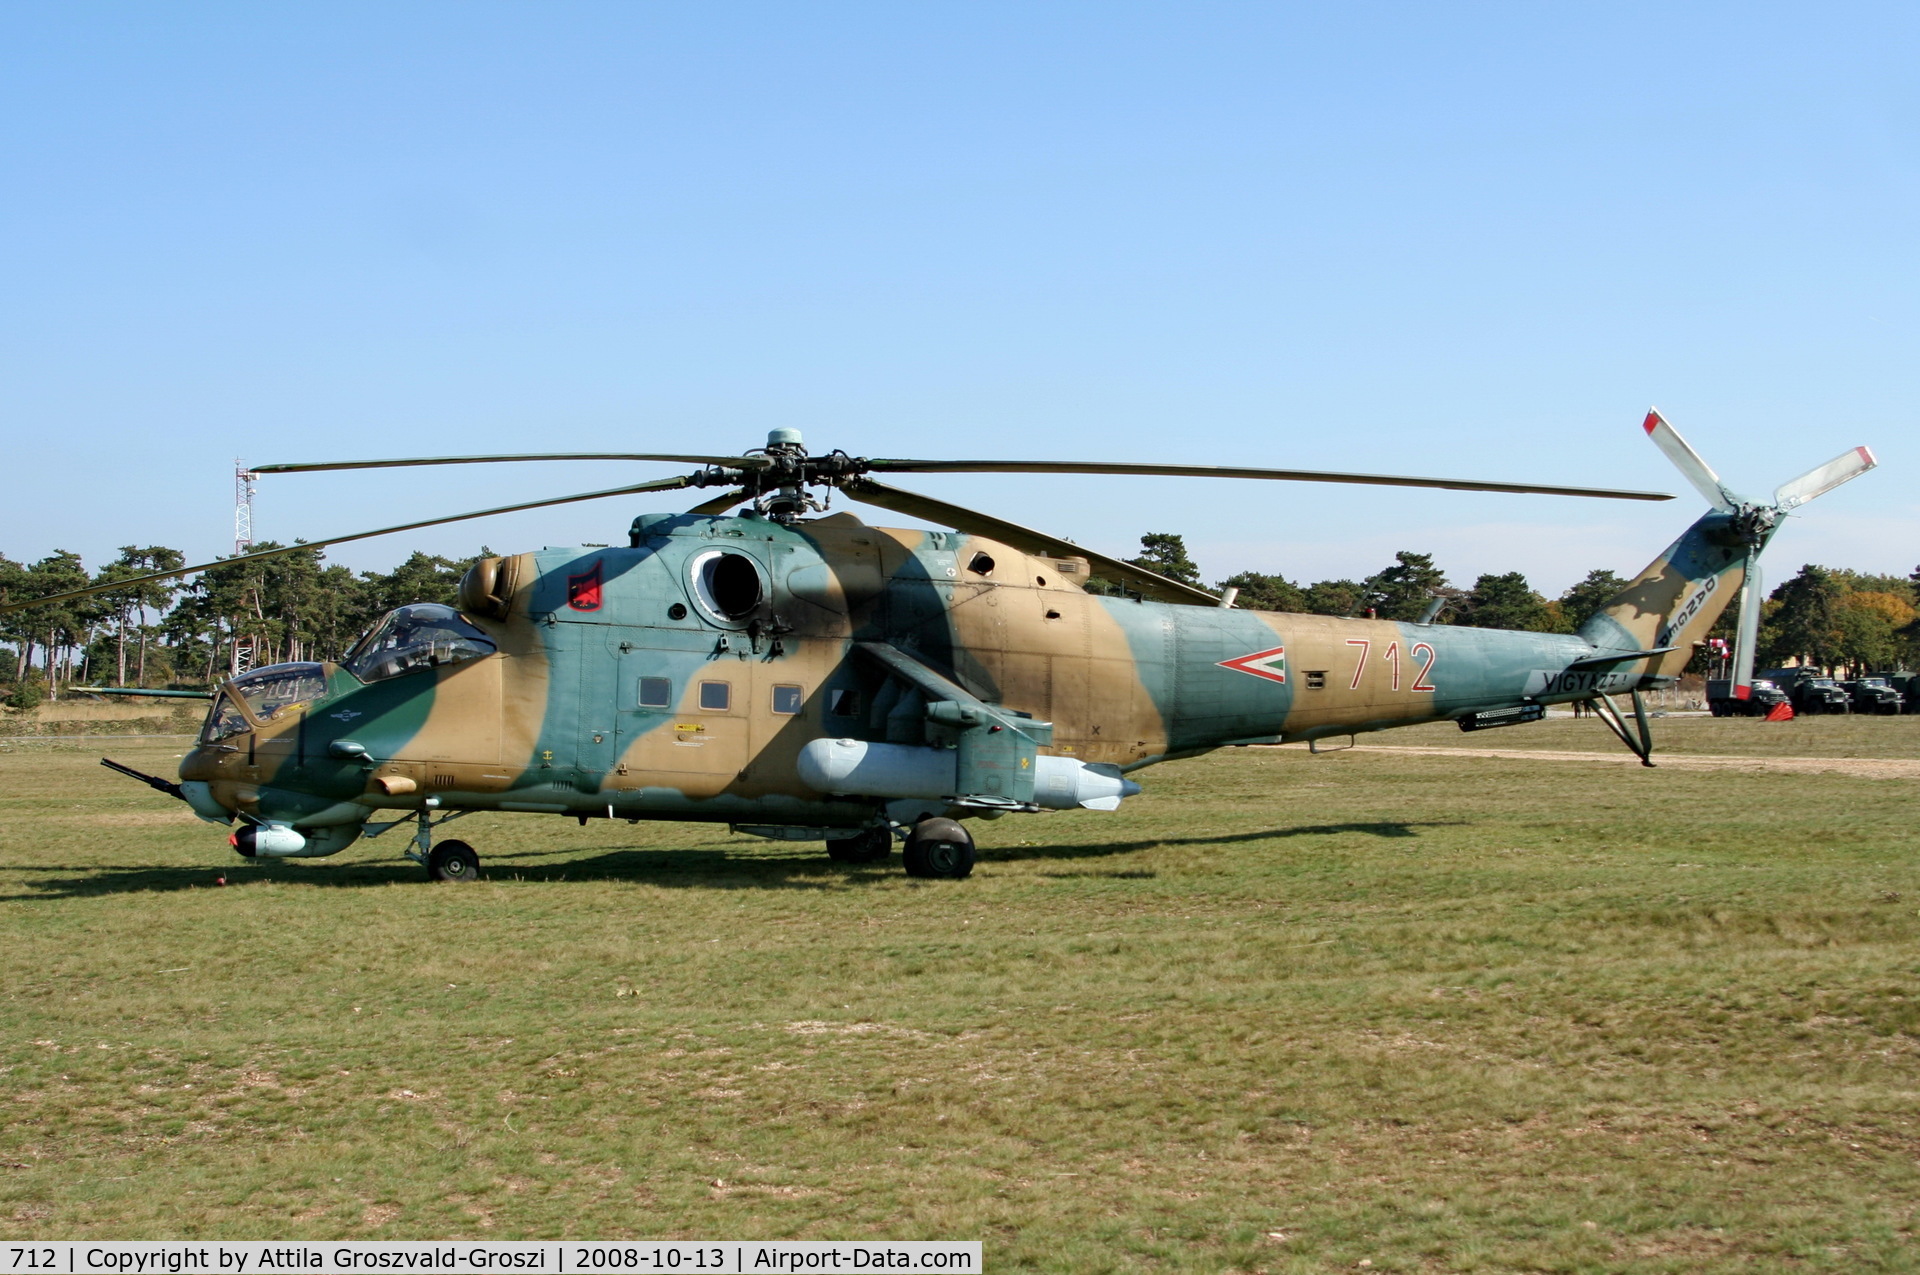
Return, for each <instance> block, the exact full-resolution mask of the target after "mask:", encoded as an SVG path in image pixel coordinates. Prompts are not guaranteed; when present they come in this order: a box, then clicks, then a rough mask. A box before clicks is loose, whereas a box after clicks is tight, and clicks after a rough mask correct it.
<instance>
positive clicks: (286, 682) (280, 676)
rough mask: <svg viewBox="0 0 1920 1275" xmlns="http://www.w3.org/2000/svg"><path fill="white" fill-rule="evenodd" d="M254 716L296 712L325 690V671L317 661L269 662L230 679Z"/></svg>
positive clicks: (271, 717) (268, 718) (271, 718)
mask: <svg viewBox="0 0 1920 1275" xmlns="http://www.w3.org/2000/svg"><path fill="white" fill-rule="evenodd" d="M233 689H234V690H236V691H239V692H240V697H241V698H242V699H244V700H246V701H247V710H248V711H249V712H251V713H252V714H253V716H254V720H256V721H261V722H271V721H274V720H275V719H277V718H279V717H282V716H284V715H286V714H288V713H297V712H299V711H300V710H301V709H303V708H305V707H306V706H307V705H309V704H311V703H313V701H315V700H317V699H319V698H320V697H321V696H322V695H325V694H326V693H327V671H326V669H325V668H324V667H322V666H321V665H318V664H270V665H268V666H267V667H266V668H263V669H259V670H256V671H255V672H252V673H248V674H247V675H246V676H244V677H236V678H234V679H233Z"/></svg>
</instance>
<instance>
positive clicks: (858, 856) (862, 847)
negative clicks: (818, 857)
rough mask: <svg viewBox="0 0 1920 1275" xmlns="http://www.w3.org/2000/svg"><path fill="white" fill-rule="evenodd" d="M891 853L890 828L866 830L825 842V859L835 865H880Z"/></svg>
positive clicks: (891, 830) (891, 834) (891, 831)
mask: <svg viewBox="0 0 1920 1275" xmlns="http://www.w3.org/2000/svg"><path fill="white" fill-rule="evenodd" d="M892 853H893V829H891V828H885V827H881V828H867V829H864V830H862V831H861V832H859V833H856V834H855V835H853V836H851V837H831V838H829V839H828V840H827V858H829V859H832V860H833V861H834V862H835V863H880V862H882V861H883V860H885V859H886V858H887V857H888V856H889V855H891V854H892Z"/></svg>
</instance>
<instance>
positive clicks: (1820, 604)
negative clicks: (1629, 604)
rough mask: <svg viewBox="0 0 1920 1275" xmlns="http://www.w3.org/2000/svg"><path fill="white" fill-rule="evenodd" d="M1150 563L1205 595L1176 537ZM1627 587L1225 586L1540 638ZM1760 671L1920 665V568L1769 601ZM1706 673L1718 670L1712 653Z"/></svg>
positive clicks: (1422, 571) (1412, 556)
mask: <svg viewBox="0 0 1920 1275" xmlns="http://www.w3.org/2000/svg"><path fill="white" fill-rule="evenodd" d="M1140 551H1141V552H1140V556H1139V557H1137V558H1128V559H1126V561H1128V562H1130V563H1132V564H1133V565H1135V566H1139V567H1145V568H1147V569H1148V570H1149V571H1157V572H1159V573H1160V574H1161V575H1164V576H1170V577H1172V578H1173V579H1175V580H1179V581H1181V582H1182V583H1183V584H1192V585H1200V584H1201V574H1200V568H1199V567H1198V565H1196V564H1195V563H1194V561H1193V559H1192V558H1191V557H1189V556H1188V553H1187V547H1186V542H1185V540H1184V539H1183V538H1182V537H1180V536H1178V535H1174V534H1171V533H1167V532H1156V533H1153V534H1151V535H1146V536H1142V537H1141V538H1140ZM1627 583H1628V582H1627V581H1626V580H1624V579H1622V578H1621V577H1620V576H1618V575H1616V574H1614V573H1613V572H1611V571H1589V572H1588V573H1587V575H1586V577H1585V578H1584V579H1582V580H1580V581H1579V582H1578V583H1577V584H1575V585H1573V586H1572V587H1571V588H1569V589H1568V590H1567V591H1566V592H1564V593H1562V594H1560V596H1558V597H1555V598H1549V597H1546V596H1545V595H1543V594H1541V593H1540V592H1539V591H1537V590H1536V589H1534V588H1533V586H1532V585H1530V584H1529V583H1528V582H1527V578H1526V576H1525V575H1524V574H1523V573H1521V572H1518V571H1508V572H1502V573H1496V572H1487V573H1484V574H1482V575H1481V576H1479V577H1478V578H1477V579H1475V580H1474V582H1473V584H1472V585H1471V586H1470V587H1467V588H1458V587H1456V586H1454V585H1453V584H1452V583H1451V582H1450V581H1448V579H1447V577H1446V573H1445V572H1443V571H1442V570H1440V568H1439V567H1437V566H1435V565H1434V561H1433V555H1431V554H1425V553H1413V552H1411V551H1408V550H1402V551H1400V552H1399V553H1396V554H1395V555H1394V560H1393V562H1392V563H1391V564H1390V565H1388V566H1386V567H1383V568H1382V569H1381V570H1380V571H1379V572H1378V573H1376V574H1375V575H1373V576H1370V577H1368V578H1367V579H1365V580H1318V581H1315V582H1314V583H1312V584H1296V583H1294V582H1293V581H1291V580H1288V579H1287V578H1285V577H1284V576H1280V575H1268V574H1266V573H1264V572H1259V571H1242V572H1241V573H1240V574H1238V575H1234V576H1229V577H1227V578H1226V579H1225V580H1221V581H1219V582H1217V583H1216V584H1215V585H1214V586H1213V587H1214V588H1215V590H1216V591H1225V590H1227V589H1229V588H1233V589H1238V590H1239V591H1240V593H1239V596H1238V597H1237V598H1236V599H1235V602H1234V604H1235V605H1236V606H1245V607H1255V608H1258V609H1260V610H1263V611H1293V612H1304V613H1307V614H1310V615H1341V616H1373V617H1376V618H1379V619H1382V620H1418V619H1420V618H1422V617H1423V616H1428V615H1429V614H1430V613H1431V618H1432V619H1433V621H1434V622H1436V623H1444V624H1460V625H1468V626H1473V627H1477V628H1486V629H1522V630H1526V631H1528V632H1534V633H1572V632H1574V631H1576V630H1577V629H1579V627H1580V626H1581V625H1583V624H1585V623H1586V622H1587V621H1588V620H1589V619H1591V618H1592V617H1593V616H1594V615H1595V614H1597V613H1598V612H1599V611H1600V609H1601V608H1602V607H1603V606H1605V605H1606V603H1607V601H1608V599H1610V598H1612V597H1613V596H1614V595H1615V594H1617V593H1619V592H1620V590H1622V589H1624V588H1625V587H1626V586H1627ZM1737 620H1738V616H1737V615H1736V613H1735V608H1733V607H1731V606H1729V607H1728V608H1727V610H1726V611H1725V612H1723V613H1722V614H1721V616H1720V619H1719V621H1718V623H1716V624H1715V625H1714V628H1713V631H1712V634H1711V636H1713V637H1719V638H1724V639H1725V640H1726V641H1728V642H1729V643H1731V642H1732V640H1733V635H1734V625H1735V624H1736V622H1737ZM1755 656H1756V662H1757V664H1758V666H1759V667H1762V668H1766V667H1772V666H1780V665H1787V664H1800V665H1812V666H1816V667H1819V668H1822V669H1826V670H1828V671H1837V672H1843V673H1847V674H1849V675H1855V676H1857V675H1859V674H1862V673H1866V672H1869V671H1876V670H1893V669H1899V668H1913V667H1920V567H1916V568H1914V570H1913V572H1912V574H1910V575H1906V576H1887V575H1872V574H1868V573H1865V572H1859V571H1847V570H1841V569H1837V568H1833V567H1819V566H1813V565H1811V564H1809V565H1807V566H1803V567H1801V568H1800V570H1799V572H1798V573H1797V574H1795V575H1794V576H1793V578H1792V579H1790V580H1788V581H1786V582H1785V583H1784V584H1781V585H1780V586H1779V587H1778V588H1776V589H1774V590H1773V591H1772V593H1771V594H1769V595H1768V597H1767V599H1766V601H1765V602H1763V603H1762V604H1761V609H1760V632H1759V635H1758V640H1757V641H1756V642H1755ZM1693 671H1695V672H1706V671H1707V657H1706V656H1705V654H1704V653H1703V654H1701V655H1699V656H1696V658H1695V665H1694V666H1693Z"/></svg>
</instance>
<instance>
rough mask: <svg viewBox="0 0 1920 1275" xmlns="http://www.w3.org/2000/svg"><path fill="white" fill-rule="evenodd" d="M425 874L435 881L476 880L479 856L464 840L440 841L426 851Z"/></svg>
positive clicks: (478, 874)
mask: <svg viewBox="0 0 1920 1275" xmlns="http://www.w3.org/2000/svg"><path fill="white" fill-rule="evenodd" d="M427 876H428V877H429V878H431V879H432V880H435V881H478V880H479V879H480V856H479V855H477V854H475V853H474V852H473V847H472V846H470V845H468V844H467V843H466V842H464V841H442V842H441V843H440V844H439V845H437V846H435V847H434V848H433V849H431V850H429V851H427Z"/></svg>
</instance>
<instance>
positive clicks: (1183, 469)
mask: <svg viewBox="0 0 1920 1275" xmlns="http://www.w3.org/2000/svg"><path fill="white" fill-rule="evenodd" d="M866 468H867V469H868V470H869V471H871V472H873V473H877V474H1159V475H1163V476H1166V477H1172V478H1264V479H1271V480H1277V481H1281V482H1295V483H1354V484H1359V485H1363V486H1371V487H1441V488H1445V489H1446V490H1449V491H1505V492H1516V493H1519V494H1522V495H1535V496H1591V497H1595V498H1597V499H1601V500H1672V499H1673V497H1672V496H1669V495H1667V494H1666V493H1665V492H1658V491H1614V490H1612V489H1611V488H1606V487H1553V486H1547V485H1545V484H1540V483H1497V482H1478V481H1474V480H1471V479H1465V478H1417V477H1409V476H1403V475H1395V474H1342V473H1334V472H1332V471H1329V470H1320V469H1248V468H1244V467H1242V466H1237V465H1154V464H1133V463H1126V462H1117V461H1068V460H1060V461H1053V460H884V459H883V460H869V461H867V462H866Z"/></svg>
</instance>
